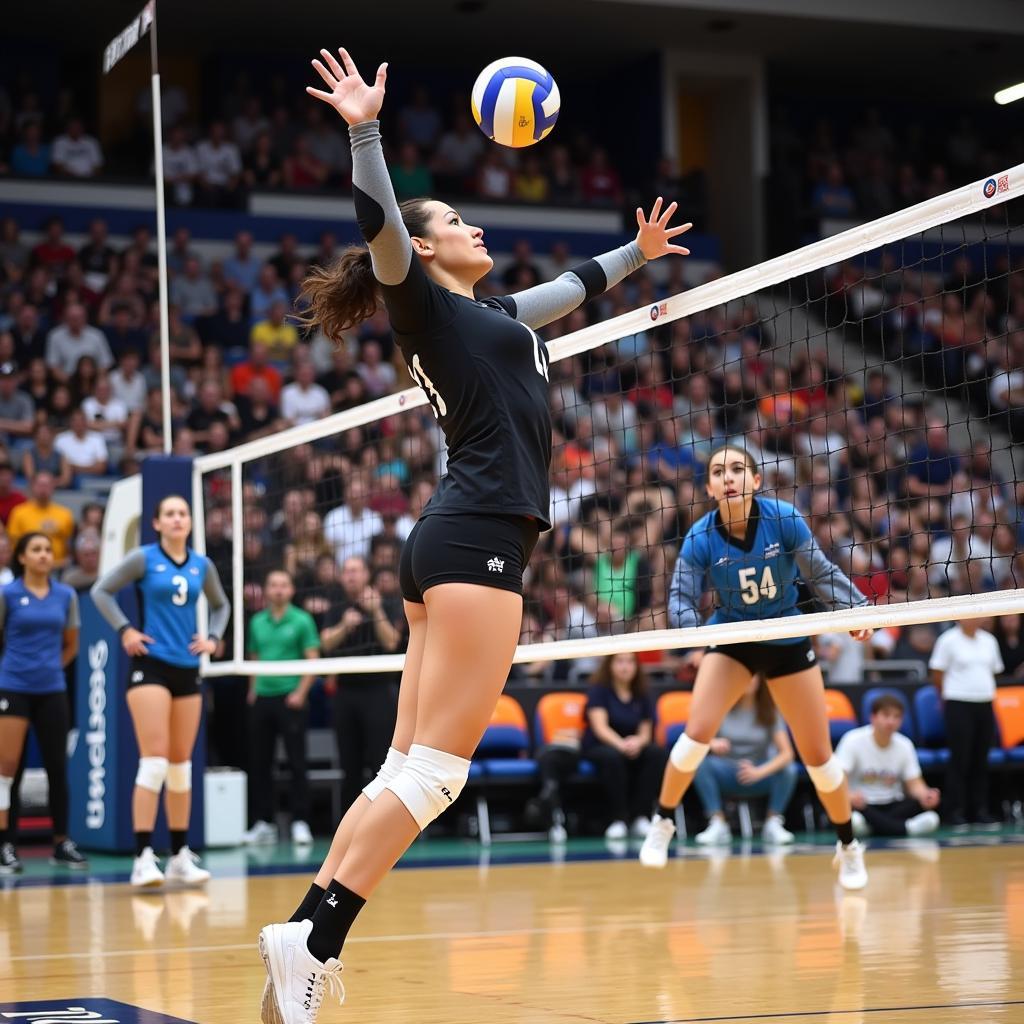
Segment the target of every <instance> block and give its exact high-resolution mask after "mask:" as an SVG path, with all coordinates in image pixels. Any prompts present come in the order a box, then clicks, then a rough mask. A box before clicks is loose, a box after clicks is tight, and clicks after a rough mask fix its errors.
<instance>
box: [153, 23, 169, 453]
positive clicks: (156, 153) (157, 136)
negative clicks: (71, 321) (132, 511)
mask: <svg viewBox="0 0 1024 1024" xmlns="http://www.w3.org/2000/svg"><path fill="white" fill-rule="evenodd" d="M149 37H150V38H149V52H150V58H151V60H152V64H153V166H154V168H155V170H156V248H157V274H158V277H159V282H160V390H161V393H162V395H163V423H164V454H165V455H170V453H171V447H172V443H173V442H172V439H171V344H170V333H171V331H170V326H169V323H168V312H167V303H168V297H167V222H166V218H165V215H164V138H163V135H164V133H163V116H162V109H161V106H160V71H159V66H158V64H157V49H156V4H155V3H154V4H153V23H152V24H151V25H150V27H149Z"/></svg>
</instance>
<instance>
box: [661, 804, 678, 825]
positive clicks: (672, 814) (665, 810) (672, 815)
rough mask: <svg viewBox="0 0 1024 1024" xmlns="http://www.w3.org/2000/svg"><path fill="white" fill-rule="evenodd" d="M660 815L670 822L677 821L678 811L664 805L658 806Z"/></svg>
mask: <svg viewBox="0 0 1024 1024" xmlns="http://www.w3.org/2000/svg"><path fill="white" fill-rule="evenodd" d="M658 814H660V815H661V817H663V818H668V820H669V821H675V820H676V809H675V808H674V807H666V806H665V805H664V804H658Z"/></svg>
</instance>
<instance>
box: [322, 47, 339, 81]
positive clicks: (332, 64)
mask: <svg viewBox="0 0 1024 1024" xmlns="http://www.w3.org/2000/svg"><path fill="white" fill-rule="evenodd" d="M320 56H321V57H323V59H324V60H325V61H326V62H327V66H328V67H329V68H330V69H331V71H332V72H333V73H334V77H335V78H336V79H338V81H339V82H340V81H341V80H342V79H343V78H344V77H345V72H344V71H342V69H341V65H340V64H339V63H338V59H337V58H336V57H335V56H334V54H333V53H331V51H330V50H326V49H324V50H321V51H320Z"/></svg>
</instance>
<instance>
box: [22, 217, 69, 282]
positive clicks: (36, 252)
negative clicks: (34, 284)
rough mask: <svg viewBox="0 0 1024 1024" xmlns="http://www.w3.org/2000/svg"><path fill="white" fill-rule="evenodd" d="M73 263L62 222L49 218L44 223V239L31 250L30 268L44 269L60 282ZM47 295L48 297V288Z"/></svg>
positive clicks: (58, 218)
mask: <svg viewBox="0 0 1024 1024" xmlns="http://www.w3.org/2000/svg"><path fill="white" fill-rule="evenodd" d="M74 262H75V250H74V249H72V248H71V246H70V245H68V243H67V239H65V238H64V222H63V221H62V220H61V219H60V217H51V218H50V219H49V220H48V221H47V222H46V234H45V237H44V238H43V240H42V241H41V242H40V243H39V244H38V245H36V246H35V247H34V248H33V249H32V266H34V267H45V268H46V269H47V270H48V271H50V273H52V274H53V275H54V277H56V278H57V279H58V280H60V279H62V278H63V277H64V275H65V274H66V273H67V269H68V267H69V266H71V264H72V263H74ZM47 295H49V289H48V288H47Z"/></svg>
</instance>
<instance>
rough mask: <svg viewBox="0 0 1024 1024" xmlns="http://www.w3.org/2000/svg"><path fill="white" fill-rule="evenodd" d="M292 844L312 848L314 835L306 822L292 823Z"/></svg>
mask: <svg viewBox="0 0 1024 1024" xmlns="http://www.w3.org/2000/svg"><path fill="white" fill-rule="evenodd" d="M292 842H293V843H295V844H296V845H297V846H312V845H313V833H312V832H310V831H309V826H308V825H307V824H306V823H305V822H304V821H293V822H292Z"/></svg>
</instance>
